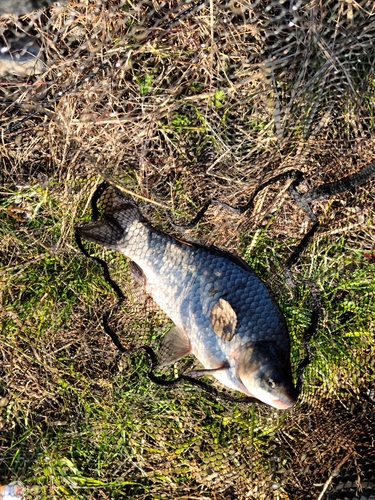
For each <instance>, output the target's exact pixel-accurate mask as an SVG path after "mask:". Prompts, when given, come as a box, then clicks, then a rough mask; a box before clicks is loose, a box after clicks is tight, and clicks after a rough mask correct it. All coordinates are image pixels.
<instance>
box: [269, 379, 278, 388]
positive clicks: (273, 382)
mask: <svg viewBox="0 0 375 500" xmlns="http://www.w3.org/2000/svg"><path fill="white" fill-rule="evenodd" d="M268 385H269V387H271V389H274V388H275V387H276V383H275V381H274V380H272V378H269V379H268Z"/></svg>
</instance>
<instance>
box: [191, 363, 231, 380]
mask: <svg viewBox="0 0 375 500" xmlns="http://www.w3.org/2000/svg"><path fill="white" fill-rule="evenodd" d="M228 368H229V365H228V364H224V365H223V366H220V367H219V368H211V369H210V368H207V369H206V368H203V369H202V370H193V371H191V372H188V373H187V374H186V375H189V377H193V378H197V377H202V375H216V373H218V372H222V371H224V370H228Z"/></svg>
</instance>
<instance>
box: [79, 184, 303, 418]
mask: <svg viewBox="0 0 375 500" xmlns="http://www.w3.org/2000/svg"><path fill="white" fill-rule="evenodd" d="M99 202H100V205H101V208H102V216H101V218H100V220H96V221H91V222H86V223H83V224H80V225H79V226H77V231H78V233H79V235H80V236H81V238H83V239H85V240H88V241H91V242H94V243H97V244H99V245H101V246H103V247H105V248H108V249H112V250H117V251H119V252H121V253H122V254H124V255H125V256H127V257H128V258H129V259H130V261H131V266H130V267H131V272H132V274H133V276H135V277H136V278H137V280H138V281H139V282H141V283H142V285H143V287H144V292H145V293H146V294H147V295H148V296H150V297H152V299H153V300H154V301H155V302H156V304H157V305H158V306H159V307H160V308H161V309H162V310H163V311H164V313H165V314H166V315H167V316H168V317H169V318H170V319H171V320H172V322H173V324H174V326H173V328H171V330H169V332H167V333H166V334H165V336H164V337H163V339H162V341H161V345H160V348H159V351H158V359H159V365H160V366H168V365H170V364H173V363H175V362H177V361H178V360H180V359H181V358H183V357H185V356H187V355H188V354H193V355H194V356H195V357H196V358H197V359H198V361H199V362H200V363H201V365H202V366H203V368H202V369H198V370H193V371H192V372H190V373H189V375H191V376H193V377H200V376H202V375H211V376H213V377H214V378H216V379H217V380H218V381H219V382H220V383H221V384H222V385H224V386H225V387H227V388H229V389H233V390H236V391H240V392H241V393H243V394H246V395H247V396H251V397H253V398H255V399H257V400H258V401H260V402H263V403H265V404H266V405H269V406H271V407H274V408H277V409H282V410H286V409H288V408H290V407H292V406H293V405H294V404H295V402H296V400H297V395H296V389H295V387H294V383H293V375H292V368H291V361H290V337H289V333H288V329H287V325H286V321H285V318H284V316H283V314H282V312H281V310H280V308H279V306H278V305H277V303H276V300H275V299H274V297H273V295H272V293H271V292H270V291H269V289H268V287H267V286H266V285H265V284H264V282H263V281H261V279H260V278H259V277H258V276H257V275H256V274H255V272H254V271H253V270H252V269H251V267H250V266H249V265H248V264H246V262H244V261H243V260H242V259H241V258H239V257H237V256H236V255H234V254H231V253H228V252H226V251H224V250H221V249H219V248H217V247H214V246H205V245H202V244H200V243H195V242H189V241H182V240H180V239H177V238H175V237H173V236H171V235H168V234H165V233H163V232H161V231H159V230H157V229H156V228H154V227H153V226H152V225H151V224H150V223H149V222H148V221H147V220H146V218H145V217H144V216H143V215H142V213H141V211H140V209H139V207H138V206H137V204H136V203H135V202H134V201H133V200H132V199H131V198H130V197H128V196H126V195H124V194H123V193H122V192H121V191H119V190H118V189H117V188H116V187H114V186H112V185H111V184H108V186H107V187H106V188H105V189H104V191H103V193H102V194H101V196H100V199H99Z"/></svg>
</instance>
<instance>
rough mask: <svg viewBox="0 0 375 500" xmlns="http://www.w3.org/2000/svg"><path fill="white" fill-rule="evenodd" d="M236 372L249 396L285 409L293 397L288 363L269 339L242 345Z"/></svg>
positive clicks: (293, 392) (292, 403) (291, 404)
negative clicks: (282, 359) (281, 358)
mask: <svg viewBox="0 0 375 500" xmlns="http://www.w3.org/2000/svg"><path fill="white" fill-rule="evenodd" d="M236 375H237V377H238V378H239V379H240V380H241V382H242V384H243V385H244V386H245V388H246V390H247V391H248V392H249V394H250V395H251V396H254V397H255V398H257V399H259V400H260V401H262V402H263V403H266V404H268V405H270V406H272V407H274V408H278V409H280V410H286V409H287V408H290V407H291V406H293V405H294V403H295V402H296V400H297V395H296V390H295V388H294V385H293V380H292V374H291V369H290V365H289V366H287V367H285V365H284V364H283V363H282V362H281V360H280V356H279V354H278V352H277V349H276V347H275V346H274V345H273V344H271V343H269V342H252V343H249V344H246V345H245V346H243V348H242V349H241V351H240V354H239V356H238V359H237V363H236Z"/></svg>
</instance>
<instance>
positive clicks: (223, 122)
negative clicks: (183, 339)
mask: <svg viewBox="0 0 375 500" xmlns="http://www.w3.org/2000/svg"><path fill="white" fill-rule="evenodd" d="M47 4H48V2H45V3H44V4H43V9H40V10H32V9H34V8H36V7H38V5H37V4H36V3H35V2H33V1H30V2H28V3H26V2H22V1H20V2H18V3H17V5H15V3H14V2H12V3H11V4H9V5H8V4H7V3H6V2H4V3H2V5H1V7H0V8H1V10H0V16H1V17H0V78H1V82H0V127H1V143H0V159H1V166H0V184H1V192H0V203H1V212H0V216H1V220H2V225H1V243H0V263H1V269H0V284H1V289H0V300H1V307H2V309H1V311H0V321H1V328H2V329H1V336H0V376H1V381H0V429H1V435H0V450H1V453H0V479H1V484H4V485H5V484H8V483H10V482H11V481H15V480H18V479H19V480H22V481H24V483H25V484H26V485H27V492H26V496H29V497H31V498H41V499H42V498H43V499H44V498H78V499H81V498H82V499H86V498H88V499H89V498H90V499H91V498H104V499H105V498H145V499H158V498H189V499H190V498H191V499H194V498H200V499H204V498H210V499H245V498H254V499H258V498H259V499H263V498H264V499H269V498H274V499H281V498H285V499H286V498H289V499H310V498H311V499H313V498H314V499H325V500H328V499H329V500H333V499H348V500H354V499H362V500H364V499H370V498H372V497H374V495H375V479H374V477H375V470H374V465H373V464H374V461H375V460H374V459H375V447H374V438H375V436H374V426H375V407H374V403H375V397H374V391H375V387H374V379H375V373H374V330H375V294H374V275H375V253H374V252H375V244H374V227H375V219H374V217H375V215H374V212H375V210H374V208H375V191H374V186H373V177H371V175H369V176H368V178H367V179H364V180H363V182H361V183H360V185H359V186H357V187H356V188H355V189H354V188H351V186H350V182H349V184H348V186H346V188H345V190H344V191H343V192H341V193H339V194H336V195H333V196H327V197H326V198H324V197H321V198H319V199H316V200H313V201H311V203H310V207H311V209H312V211H313V212H314V214H315V215H316V216H317V218H318V219H319V221H320V227H319V229H318V230H317V232H316V233H315V234H314V236H313V237H312V239H311V240H310V241H309V245H308V247H307V249H306V250H305V251H304V252H303V253H302V255H301V256H300V258H299V260H298V262H296V264H295V265H294V266H292V268H291V273H292V277H293V279H294V281H295V285H296V286H294V287H291V286H290V281H288V279H287V278H286V277H285V274H284V268H285V264H286V262H287V260H288V258H289V257H290V255H291V254H292V252H293V250H294V249H295V248H296V246H297V245H298V243H299V242H300V241H301V240H302V238H303V237H304V235H305V234H307V232H308V231H309V229H310V228H311V226H312V222H311V219H310V218H309V217H308V215H307V214H306V211H304V210H303V209H301V206H300V205H299V204H298V203H297V202H296V200H295V199H294V198H293V197H292V196H291V195H290V194H291V193H290V191H288V187H289V185H290V183H291V178H289V179H288V178H287V177H285V178H283V177H282V176H281V174H283V173H285V172H288V171H289V170H291V169H298V170H299V171H300V172H302V179H300V182H299V185H298V190H299V193H301V196H303V194H304V193H309V192H310V193H311V192H312V190H313V189H314V188H316V187H317V186H319V185H327V184H329V183H331V182H335V181H338V180H340V179H343V178H345V177H349V178H350V176H351V175H353V174H355V173H357V172H360V171H363V169H364V168H366V167H368V165H371V164H372V163H371V162H373V160H374V135H373V134H374V103H375V98H374V90H375V84H374V81H375V80H374V61H375V58H374V51H375V47H374V43H373V40H374V37H375V10H374V5H373V2H372V1H367V0H358V1H357V2H354V1H349V0H332V1H325V2H321V1H318V0H310V1H307V0H306V1H305V0H301V1H282V0H273V1H268V0H259V1H253V2H248V1H242V0H240V1H228V2H224V1H223V2H221V1H213V0H211V1H210V0H207V1H205V2H202V1H197V2H195V3H191V2H185V1H180V2H177V1H165V2H157V1H146V0H145V1H139V2H131V1H127V0H119V1H104V0H102V1H100V0H97V1H94V0H92V1H91V0H87V1H86V0H85V1H82V2H79V1H75V0H72V1H70V2H67V3H53V4H49V5H47ZM30 5H31V7H30ZM277 176H281V177H278V179H279V180H278V181H277V182H272V183H270V184H268V185H267V186H266V187H264V189H262V190H260V191H259V192H257V195H256V197H255V198H254V200H253V204H252V206H251V207H250V208H249V209H248V210H247V211H245V212H244V213H240V214H236V213H231V212H230V211H228V209H227V208H226V207H225V206H220V205H213V206H209V208H208V209H207V212H206V213H205V215H204V216H203V217H202V219H201V220H200V222H199V224H197V225H196V226H194V227H193V228H192V229H187V230H182V229H180V230H178V229H176V228H175V229H173V228H172V226H171V224H170V219H169V217H170V216H171V217H172V219H173V221H174V222H175V223H177V224H181V225H183V224H186V223H188V222H189V221H190V220H192V219H193V218H194V217H195V215H196V214H197V213H198V211H199V209H200V208H201V207H202V206H204V204H205V203H206V202H207V200H209V199H218V200H222V201H224V202H226V203H227V204H230V205H232V206H236V207H239V206H244V205H245V204H246V203H247V202H248V200H249V199H250V198H251V195H252V193H254V192H255V190H256V189H257V188H258V187H259V186H261V185H263V184H264V183H267V181H268V180H270V179H273V178H275V177H277ZM103 179H107V180H108V181H110V182H112V183H114V184H116V185H117V186H119V187H121V188H125V189H126V190H127V191H128V192H130V193H131V194H132V195H133V199H134V200H135V201H136V202H137V203H138V204H139V206H140V207H141V210H142V211H143V213H144V214H145V216H146V217H147V218H148V219H149V220H150V221H151V223H152V224H153V225H154V226H155V227H157V228H158V229H160V230H162V231H165V232H168V233H173V234H174V235H175V236H177V237H182V238H184V239H186V238H187V239H190V240H195V241H200V242H203V243H205V244H211V245H216V246H218V247H220V248H222V249H225V250H227V251H230V252H233V253H235V254H238V255H241V256H242V258H243V259H244V260H246V262H247V263H249V264H250V265H251V266H252V267H253V268H254V269H255V271H256V272H257V274H258V275H259V276H260V277H261V278H262V279H264V280H265V281H266V282H267V284H268V285H269V287H270V288H271V289H272V291H273V293H274V294H275V296H276V298H277V300H278V302H279V304H280V307H281V309H282V311H283V313H284V315H285V317H286V319H287V322H288V326H289V330H290V336H291V342H292V353H291V359H292V364H293V370H294V374H295V378H296V377H297V368H298V365H299V363H300V362H301V360H302V359H303V358H304V356H305V354H306V352H305V348H304V344H303V336H304V332H306V331H307V329H308V326H309V324H310V322H311V316H312V308H311V303H310V296H311V286H312V285H311V283H312V284H313V285H315V286H316V287H317V289H318V290H319V291H320V294H321V303H322V312H321V315H320V318H319V325H318V329H317V331H316V332H314V334H313V336H312V338H311V340H310V342H309V345H310V348H311V352H312V354H313V357H312V361H311V363H310V364H309V365H308V366H307V368H306V370H305V372H304V383H303V386H302V391H301V394H300V396H299V400H298V403H297V404H296V405H295V406H294V407H293V409H291V410H288V411H287V412H279V411H276V410H273V409H271V408H268V407H263V406H260V405H249V404H244V403H234V402H231V401H226V400H224V399H221V398H220V397H217V396H215V395H213V394H210V393H209V392H206V391H203V390H201V389H200V388H199V387H196V386H192V385H190V384H189V383H187V382H181V383H180V384H177V385H175V386H173V387H160V386H158V385H156V384H153V383H152V382H151V381H150V380H149V378H148V372H149V369H150V359H149V357H148V355H147V353H144V352H143V351H140V352H133V353H132V354H131V355H127V354H125V355H121V354H120V353H119V352H118V351H117V349H116V347H115V346H114V344H113V343H112V341H111V339H110V337H109V336H108V335H106V334H105V333H104V331H103V328H102V314H103V312H104V311H107V310H109V309H110V308H111V307H112V306H113V305H114V304H115V303H116V300H117V298H116V296H115V294H114V293H113V290H112V289H111V287H110V286H109V285H108V283H107V282H106V281H105V280H104V279H103V278H102V270H101V268H100V267H99V266H97V265H96V264H94V263H92V262H91V261H89V260H87V259H85V258H84V257H83V256H82V255H81V254H80V253H79V251H78V249H77V246H76V245H75V243H74V236H73V235H74V227H75V226H76V225H77V223H81V222H82V221H84V220H89V219H90V218H91V214H90V205H89V200H90V198H91V196H92V194H93V193H94V191H95V189H96V188H97V186H98V185H99V184H100V183H101V182H102V181H103ZM306 199H307V198H306V197H305V200H306ZM87 249H88V250H89V252H90V254H93V255H95V256H97V257H99V258H101V259H103V260H105V261H106V262H107V263H108V266H109V269H110V272H111V276H112V278H113V280H114V281H115V282H116V283H117V284H118V285H119V287H120V288H121V290H122V291H123V292H124V294H125V300H124V302H123V303H122V304H121V307H120V308H118V309H117V310H114V311H113V313H112V314H111V315H110V317H109V325H110V326H111V328H112V329H113V330H114V331H115V332H116V333H117V335H118V337H119V339H120V341H121V343H122V344H123V346H125V347H126V348H128V347H132V348H137V347H140V346H142V345H148V346H151V347H152V348H153V349H155V350H157V348H158V346H159V345H160V340H161V338H162V337H163V335H164V334H165V333H166V332H167V331H168V329H169V328H170V327H171V323H170V321H169V319H168V318H167V317H165V315H164V314H163V313H162V312H161V311H160V310H159V309H158V308H157V306H156V305H155V304H154V303H153V302H152V300H150V299H149V298H147V297H145V296H144V295H143V293H142V289H141V288H140V287H139V286H138V285H137V284H136V283H134V282H132V280H131V278H130V275H129V266H128V264H129V263H128V262H127V260H126V258H125V257H123V256H121V255H119V254H117V253H115V252H110V251H108V252H107V251H104V250H103V249H101V248H98V247H95V246H94V245H91V244H87ZM196 366H197V364H196V360H195V359H194V358H193V357H190V358H184V359H183V360H181V361H180V362H179V363H178V364H176V366H175V367H173V368H169V369H163V370H159V371H157V375H158V376H161V377H167V378H168V380H172V379H173V378H174V377H177V376H178V374H181V373H186V372H188V371H189V370H191V369H192V368H194V367H196ZM204 381H205V382H206V383H207V384H208V385H209V386H211V387H214V388H215V389H217V390H218V391H224V392H225V393H229V391H226V390H225V389H223V388H222V387H221V386H220V384H219V383H218V382H214V381H213V380H212V379H210V378H209V377H207V378H205V379H204ZM235 395H236V394H235ZM236 396H238V394H237V395H236ZM33 488H34V489H33Z"/></svg>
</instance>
